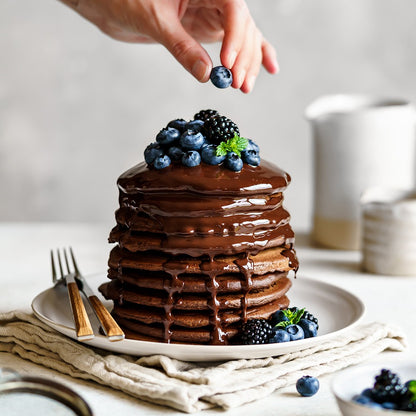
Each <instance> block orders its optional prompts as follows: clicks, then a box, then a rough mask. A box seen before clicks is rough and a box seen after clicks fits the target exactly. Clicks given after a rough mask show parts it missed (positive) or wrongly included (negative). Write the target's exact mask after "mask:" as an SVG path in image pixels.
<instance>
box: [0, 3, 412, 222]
mask: <svg viewBox="0 0 416 416" xmlns="http://www.w3.org/2000/svg"><path fill="white" fill-rule="evenodd" d="M248 4H249V7H250V9H251V12H252V14H253V15H254V17H255V19H256V21H257V24H258V26H259V27H260V28H261V30H262V31H263V33H264V34H265V36H266V37H267V38H268V39H269V40H270V41H271V42H272V43H273V44H274V45H275V47H276V49H277V51H278V55H279V62H280V66H281V72H280V74H279V75H278V76H271V75H269V74H267V73H266V72H265V71H262V73H261V75H260V77H259V79H258V81H257V84H256V87H255V90H254V91H253V92H252V93H251V94H249V95H244V94H242V93H241V92H238V91H235V90H231V89H227V90H218V89H216V88H214V87H213V86H212V85H211V84H198V83H197V82H196V81H194V80H193V78H192V77H191V76H190V75H189V74H188V73H187V72H185V71H184V70H183V69H182V68H181V67H180V66H179V64H178V63H177V62H176V61H175V60H174V59H173V58H172V57H171V56H170V55H169V54H168V53H167V52H166V51H165V50H164V49H163V48H162V47H161V46H158V45H131V44H123V43H120V42H117V41H114V40H112V39H110V38H108V37H106V36H105V35H103V34H102V33H101V32H99V31H98V29H96V28H95V27H94V26H93V25H91V24H90V23H88V22H87V21H85V20H83V19H81V18H80V17H79V16H78V15H77V14H75V13H74V12H73V11H71V10H70V9H68V8H66V7H65V6H63V5H62V4H61V3H59V2H58V1H56V0H36V1H34V0H2V1H1V2H0V191H1V199H0V221H29V220H35V221H36V220H42V221H44V220H46V221H100V222H108V223H109V224H112V223H113V213H114V210H115V209H116V207H117V189H116V186H115V182H116V178H117V177H118V175H119V174H120V173H121V172H123V171H124V170H126V169H127V168H129V167H130V166H132V165H133V164H136V163H137V162H139V161H141V160H142V153H143V150H144V148H145V146H146V145H147V144H148V143H149V142H150V141H153V139H154V136H155V134H156V133H157V132H158V131H159V129H160V128H161V127H163V126H164V125H165V124H166V122H167V121H169V120H171V119H173V118H176V117H183V118H191V117H192V116H193V114H194V113H196V112H197V111H199V110H200V109H204V108H215V109H217V110H219V111H220V112H221V113H223V114H224V115H227V116H229V117H230V118H232V119H233V120H234V121H235V122H237V124H238V125H239V127H240V131H241V132H242V134H243V135H244V136H246V137H250V138H253V139H254V140H256V141H257V142H258V143H259V144H260V145H261V150H262V154H263V156H264V155H267V158H268V159H270V160H272V161H273V162H275V163H276V164H278V165H279V166H281V167H282V168H284V169H285V170H287V171H288V172H289V173H290V174H291V176H292V179H293V181H292V185H291V186H290V188H289V190H288V191H287V193H286V206H287V208H288V209H289V210H290V211H291V213H292V224H293V225H294V227H295V228H305V227H308V226H309V225H310V217H311V206H312V197H313V195H312V177H311V174H312V142H311V140H310V134H309V128H308V127H309V126H308V125H307V122H306V121H305V120H304V117H303V112H304V109H305V107H306V106H307V104H308V103H310V102H311V101H312V100H313V99H314V98H316V97H317V96H319V95H321V94H326V93H337V92H352V93H354V92H360V93H374V94H382V95H394V96H403V97H406V98H409V99H411V100H413V101H415V99H416V77H415V68H416V54H415V50H416V33H415V22H416V18H415V16H416V2H415V1H414V0H249V1H248ZM207 48H208V50H209V51H210V52H211V53H212V56H213V60H214V64H219V58H218V52H219V47H218V46H217V45H214V46H212V45H211V46H208V47H207Z"/></svg>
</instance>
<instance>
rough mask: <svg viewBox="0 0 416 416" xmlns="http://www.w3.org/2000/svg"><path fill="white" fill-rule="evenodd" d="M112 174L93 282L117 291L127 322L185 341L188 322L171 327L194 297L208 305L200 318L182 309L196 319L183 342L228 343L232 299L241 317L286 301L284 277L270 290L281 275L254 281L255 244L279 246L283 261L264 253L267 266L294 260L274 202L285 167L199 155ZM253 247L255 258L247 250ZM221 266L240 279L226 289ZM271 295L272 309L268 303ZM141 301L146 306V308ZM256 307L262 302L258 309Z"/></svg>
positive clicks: (285, 222)
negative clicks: (103, 258)
mask: <svg viewBox="0 0 416 416" xmlns="http://www.w3.org/2000/svg"><path fill="white" fill-rule="evenodd" d="M117 183H118V188H119V203H120V208H119V209H118V210H117V212H116V221H117V226H116V227H115V228H114V229H113V230H112V231H111V233H110V237H109V241H110V242H112V243H118V246H117V247H116V251H114V250H113V251H112V254H111V255H110V260H109V265H110V271H109V277H110V278H111V279H112V282H111V283H108V284H105V285H103V286H102V287H100V290H101V291H102V293H103V294H104V295H105V296H106V297H107V298H110V299H113V300H114V301H115V305H116V308H115V312H114V314H115V316H116V317H119V318H120V320H122V321H123V322H124V323H125V325H126V327H127V328H129V329H130V330H133V331H134V328H136V331H138V332H140V333H142V334H143V333H144V334H146V333H147V334H148V335H151V336H152V337H156V338H158V339H163V340H164V341H165V342H171V341H175V342H177V341H179V342H180V341H183V342H189V340H190V339H192V331H190V330H187V331H185V332H184V331H183V330H178V328H177V325H178V323H177V322H178V311H181V310H184V309H187V308H190V310H191V311H193V312H192V314H193V318H195V316H196V315H195V314H196V311H197V310H200V308H201V307H202V308H203V309H204V308H205V309H206V310H207V311H208V320H206V319H205V318H204V319H202V318H200V319H196V320H195V319H191V318H188V320H189V322H193V324H192V325H194V324H195V322H199V323H200V325H203V326H204V327H203V328H202V327H200V328H199V327H198V328H196V329H195V328H194V330H195V336H194V338H193V341H191V342H208V343H212V344H226V343H228V342H229V337H230V336H233V335H235V328H233V329H232V330H231V329H230V328H231V327H232V325H235V322H236V315H235V313H232V314H230V313H229V312H228V310H230V311H231V310H233V309H235V308H237V309H238V310H239V311H240V312H239V318H238V321H241V322H245V321H246V320H247V319H248V317H249V316H255V315H256V313H257V314H260V315H261V316H264V315H267V314H270V313H272V312H273V311H274V310H276V309H278V308H279V305H280V306H282V305H286V306H287V304H288V301H287V298H286V296H285V294H286V292H287V290H288V289H289V287H290V286H287V285H286V286H285V290H284V291H283V292H282V291H278V290H277V286H279V285H280V283H278V282H280V281H282V282H283V280H281V279H283V278H284V279H287V278H286V277H279V279H277V281H276V280H274V281H272V282H271V283H270V285H268V286H266V287H265V286H263V287H259V285H258V284H257V282H258V270H259V264H261V263H262V261H261V260H260V259H261V258H262V255H261V254H262V253H263V252H267V253H269V252H270V253H273V250H276V249H277V248H278V249H279V251H278V252H277V254H279V255H280V256H282V257H283V258H286V259H287V261H286V264H285V265H284V266H283V263H282V262H280V263H278V264H279V265H278V266H276V262H273V261H272V262H268V263H267V264H268V269H267V270H265V271H262V272H261V273H270V272H272V273H273V272H274V273H277V274H279V273H283V272H287V271H288V270H297V267H298V263H297V259H296V254H295V251H294V250H293V243H294V233H293V230H292V229H291V227H290V224H289V220H290V215H289V213H288V212H287V211H286V210H285V209H284V208H283V205H282V202H283V191H284V190H285V189H286V187H287V186H288V185H289V183H290V176H289V175H288V174H287V173H285V172H284V171H282V170H281V169H279V168H278V167H276V166H274V165H272V164H270V163H268V162H265V161H262V163H261V165H260V166H257V167H252V166H249V165H244V168H243V169H242V170H241V172H233V171H231V170H228V169H225V168H224V167H222V166H210V165H206V164H201V165H200V166H197V167H194V168H188V167H185V166H182V165H171V166H169V167H168V168H165V169H162V170H155V169H153V168H148V167H147V166H146V164H144V163H141V164H138V165H136V166H134V167H133V168H131V169H129V170H128V171H127V172H125V173H123V174H122V175H121V176H120V178H119V179H118V182H117ZM257 256H258V259H259V260H258V261H256V260H253V259H256V258H257ZM144 259H147V263H148V264H150V266H148V265H146V260H144ZM150 259H153V262H152V260H150ZM270 264H275V265H274V266H273V267H272V268H271V266H270ZM155 265H156V266H155ZM282 266H283V267H282ZM146 267H147V269H146ZM149 268H150V270H154V271H155V272H156V274H155V276H153V277H154V279H153V277H152V276H151V275H149V272H146V270H148V269H149ZM270 268H271V269H270ZM260 269H261V267H260ZM195 270H196V271H195ZM190 273H197V277H196V278H195V279H193V283H192V284H193V285H194V286H198V288H199V289H198V293H199V294H201V295H198V296H197V297H196V295H189V294H187V290H189V287H191V286H192V285H190V281H191V280H192V279H191V278H190V276H189V274H190ZM227 273H231V275H232V276H231V275H229V280H230V281H231V282H235V281H236V280H238V281H239V284H238V285H237V286H238V289H234V291H230V292H225V293H224V287H226V285H224V282H225V281H226V280H227V277H226V276H227ZM187 275H188V276H187ZM142 280H143V282H141V281H142ZM272 280H273V279H272ZM153 281H154V282H156V283H153ZM146 282H147V283H146ZM195 282H197V283H195ZM254 282H256V283H254ZM146 284H147V285H148V286H147V287H146ZM152 285H156V287H157V288H156V289H155V288H153V287H152ZM201 285H202V286H201ZM276 285H277V286H276ZM234 287H236V285H235V284H234ZM161 293H162V294H164V295H161ZM201 296H202V298H201ZM123 305H124V306H123ZM132 305H136V306H133V307H132ZM198 305H199V306H198ZM201 305H204V306H201ZM260 305H263V306H260ZM270 305H273V307H274V308H275V309H274V310H270ZM276 305H277V306H276ZM146 308H150V309H148V311H147V312H146ZM155 308H156V309H158V310H159V312H157V313H155V312H154V311H155ZM160 308H162V310H163V312H160V310H161V309H160ZM258 308H260V309H261V310H262V311H263V312H261V313H260V309H259V311H258V312H256V310H257V309H258ZM266 310H267V312H265V311H266ZM150 316H153V318H150ZM155 316H156V317H157V318H154V317H155ZM152 319H153V320H154V319H156V323H158V324H159V325H162V327H163V330H162V329H161V328H159V329H156V327H159V326H158V325H156V327H155V322H154V321H152ZM181 319H182V321H181V322H182V324H183V322H185V321H184V318H183V316H182V318H181ZM146 321H148V322H150V321H152V323H151V324H149V323H147V324H146ZM202 322H203V324H202ZM189 325H191V324H189ZM192 325H191V326H192ZM139 328H140V329H139ZM146 328H147V329H146ZM207 328H210V329H207ZM146 331H148V332H146ZM207 331H208V333H209V334H210V335H209V340H207V335H206V334H207ZM202 333H203V334H204V336H203V341H200V340H199V337H200V334H202ZM155 334H156V335H155ZM197 334H199V335H197Z"/></svg>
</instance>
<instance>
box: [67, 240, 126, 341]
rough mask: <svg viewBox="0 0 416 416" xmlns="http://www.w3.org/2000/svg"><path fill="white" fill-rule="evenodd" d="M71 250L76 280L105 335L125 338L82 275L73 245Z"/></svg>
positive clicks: (109, 337) (118, 338) (112, 337)
mask: <svg viewBox="0 0 416 416" xmlns="http://www.w3.org/2000/svg"><path fill="white" fill-rule="evenodd" d="M69 252H70V254H71V259H72V264H73V266H74V269H75V280H76V281H77V283H78V287H79V289H80V290H81V291H82V292H83V293H84V295H85V296H86V298H87V299H88V302H89V303H90V305H91V307H92V309H93V310H94V312H95V315H96V316H97V318H98V320H99V321H100V324H101V328H102V330H103V331H104V333H105V335H106V336H107V338H108V340H109V341H121V340H123V339H124V332H123V331H122V329H121V328H120V327H119V326H118V324H117V322H116V321H115V320H114V318H113V317H112V316H111V314H110V312H108V310H107V308H106V307H105V306H104V305H103V304H102V302H101V301H100V299H99V298H98V296H97V295H95V294H94V292H93V291H92V289H91V288H90V286H89V285H88V283H87V281H86V279H84V277H83V276H82V274H81V272H80V271H79V268H78V264H77V262H76V260H75V255H74V252H73V251H72V248H71V247H70V248H69ZM65 260H67V257H66V256H65Z"/></svg>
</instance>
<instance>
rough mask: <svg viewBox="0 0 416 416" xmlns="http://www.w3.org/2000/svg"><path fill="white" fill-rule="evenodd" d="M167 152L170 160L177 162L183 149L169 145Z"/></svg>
mask: <svg viewBox="0 0 416 416" xmlns="http://www.w3.org/2000/svg"><path fill="white" fill-rule="evenodd" d="M167 153H168V156H169V157H170V158H171V160H172V161H174V162H179V161H180V160H181V159H182V156H183V150H182V149H181V148H180V147H177V146H171V147H169V149H168V151H167Z"/></svg>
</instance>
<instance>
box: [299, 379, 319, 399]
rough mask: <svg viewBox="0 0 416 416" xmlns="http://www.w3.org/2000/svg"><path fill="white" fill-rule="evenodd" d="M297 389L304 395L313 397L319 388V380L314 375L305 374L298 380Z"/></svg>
mask: <svg viewBox="0 0 416 416" xmlns="http://www.w3.org/2000/svg"><path fill="white" fill-rule="evenodd" d="M296 390H297V391H298V393H299V394H300V395H301V396H303V397H311V396H313V395H315V394H316V393H317V392H318V390H319V380H318V379H317V378H316V377H312V376H303V377H301V378H300V379H299V380H298V381H297V382H296Z"/></svg>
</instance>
